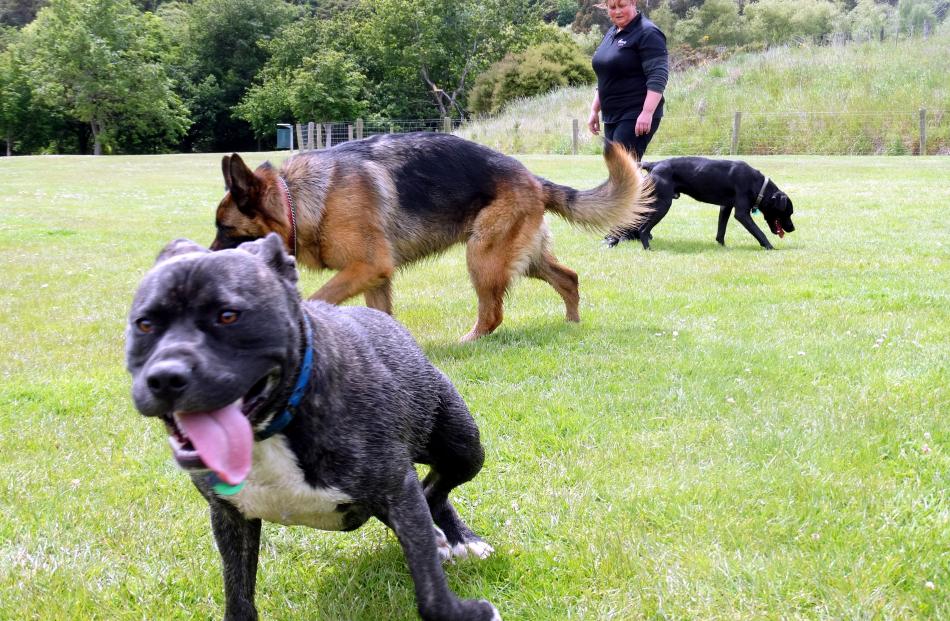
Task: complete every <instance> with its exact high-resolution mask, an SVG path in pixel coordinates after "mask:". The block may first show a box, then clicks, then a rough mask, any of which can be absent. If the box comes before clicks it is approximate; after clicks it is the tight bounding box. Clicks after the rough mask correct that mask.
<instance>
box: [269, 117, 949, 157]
mask: <svg viewBox="0 0 950 621" xmlns="http://www.w3.org/2000/svg"><path fill="white" fill-rule="evenodd" d="M294 127H295V133H296V136H295V138H296V141H295V145H296V146H295V147H294V145H287V144H283V145H280V144H279V145H278V148H288V146H289V147H290V148H295V149H297V150H300V149H304V150H306V149H322V148H327V147H328V146H333V145H336V144H340V143H342V142H347V141H350V140H358V139H361V138H368V137H369V136H373V135H375V134H390V133H404V132H414V131H431V132H445V133H455V134H458V135H460V136H462V137H464V138H468V139H470V140H474V141H476V142H480V143H482V144H485V145H488V146H490V147H492V148H495V149H497V150H499V151H502V152H505V153H561V154H577V153H599V151H600V149H601V148H602V140H601V138H600V137H595V136H592V135H591V134H590V133H589V132H588V131H587V127H586V124H585V123H584V122H582V121H579V120H578V119H572V118H563V117H561V118H557V117H545V116H544V115H538V116H537V117H533V118H526V119H519V120H510V119H499V118H494V119H492V118H489V119H476V120H460V119H450V118H448V117H446V118H441V119H439V118H435V119H413V120H396V119H387V120H379V119H375V120H363V119H356V120H354V121H335V122H322V123H316V122H313V123H308V124H298V125H295V126H294ZM650 151H651V152H653V153H662V154H667V155H775V154H795V155H950V112H948V111H946V110H923V109H921V110H914V111H907V112H876V113H863V114H862V113H838V112H803V111H797V112H795V111H791V112H771V113H764V112H735V113H732V114H718V115H716V114H706V115H692V116H672V115H668V116H665V117H664V118H663V121H662V125H661V127H660V130H659V131H658V132H657V134H656V136H655V137H654V139H653V142H652V143H651V145H650Z"/></svg>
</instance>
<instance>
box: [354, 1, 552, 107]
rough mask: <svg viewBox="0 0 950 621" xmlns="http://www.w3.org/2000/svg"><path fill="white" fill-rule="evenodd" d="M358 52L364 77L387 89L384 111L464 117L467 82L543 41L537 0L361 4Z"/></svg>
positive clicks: (381, 103) (381, 96) (381, 99)
mask: <svg viewBox="0 0 950 621" xmlns="http://www.w3.org/2000/svg"><path fill="white" fill-rule="evenodd" d="M357 10H358V19H357V21H356V24H355V25H354V27H355V28H356V31H357V35H356V36H357V45H358V46H359V48H360V49H361V50H362V51H363V54H362V56H363V61H364V62H365V65H361V66H364V67H365V69H366V75H367V77H368V78H369V79H370V80H371V82H374V83H375V84H376V85H377V86H383V87H384V89H383V90H379V91H378V92H377V93H376V97H375V99H376V102H375V103H376V104H377V105H378V109H379V110H381V111H383V112H384V113H385V114H388V115H390V116H396V115H401V114H418V112H419V111H420V110H425V108H426V107H427V106H426V102H427V101H428V102H429V106H428V107H430V109H431V106H434V107H435V108H436V109H437V110H438V114H439V115H440V116H449V115H455V114H456V113H459V112H460V111H461V110H462V108H463V100H464V96H465V93H466V90H467V88H468V82H469V81H470V79H472V78H473V77H474V76H475V75H477V74H478V73H479V72H481V71H482V70H484V68H485V67H487V66H488V65H489V64H491V63H492V62H494V61H496V60H498V59H500V58H501V57H502V56H504V54H505V53H506V52H508V51H517V50H518V49H524V47H525V46H527V45H529V44H531V43H534V42H538V41H539V40H540V39H541V38H543V37H544V36H545V35H544V28H543V23H542V21H541V16H540V8H539V4H538V3H537V2H535V1H534V0H362V2H361V3H360V5H359V6H358V8H357Z"/></svg>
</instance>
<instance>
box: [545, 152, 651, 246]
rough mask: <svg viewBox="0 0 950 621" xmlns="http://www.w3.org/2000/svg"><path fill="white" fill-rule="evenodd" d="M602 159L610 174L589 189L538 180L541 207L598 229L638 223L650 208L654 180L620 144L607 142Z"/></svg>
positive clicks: (633, 225) (603, 229)
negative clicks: (542, 199)
mask: <svg viewBox="0 0 950 621" xmlns="http://www.w3.org/2000/svg"><path fill="white" fill-rule="evenodd" d="M604 161H605V162H606V163H607V171H608V172H609V173H610V174H609V176H608V177H607V180H606V181H604V182H603V183H601V184H600V185H599V186H597V187H596V188H593V189H591V190H575V189H574V188H571V187H568V186H565V185H559V184H557V183H553V182H551V181H548V180H547V179H541V180H540V181H541V185H542V187H543V189H544V208H545V209H547V210H548V211H553V212H554V213H556V214H558V215H559V216H561V217H563V218H564V219H566V220H567V221H568V222H571V223H574V224H580V225H581V226H584V227H587V228H589V229H594V230H598V231H606V230H611V229H616V228H626V227H636V226H637V225H638V224H640V223H641V222H642V221H643V219H644V218H645V217H646V215H647V214H648V213H650V211H652V207H651V205H652V203H653V181H652V180H651V179H650V177H648V176H646V175H643V174H641V173H640V167H639V166H638V165H637V160H636V157H635V156H634V155H632V154H631V153H630V152H629V151H627V150H626V149H625V148H624V147H623V146H622V145H621V144H619V143H616V142H610V141H608V142H607V143H606V145H605V146H604Z"/></svg>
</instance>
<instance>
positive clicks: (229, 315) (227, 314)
mask: <svg viewBox="0 0 950 621" xmlns="http://www.w3.org/2000/svg"><path fill="white" fill-rule="evenodd" d="M240 316H241V313H239V312H237V311H234V310H223V311H221V312H220V313H218V323H220V324H221V325H222V326H229V325H231V324H232V323H234V322H235V321H237V320H238V317H240Z"/></svg>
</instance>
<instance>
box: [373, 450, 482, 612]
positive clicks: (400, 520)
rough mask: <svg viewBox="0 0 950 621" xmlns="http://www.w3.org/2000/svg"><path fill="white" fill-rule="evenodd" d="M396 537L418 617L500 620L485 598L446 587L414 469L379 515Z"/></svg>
mask: <svg viewBox="0 0 950 621" xmlns="http://www.w3.org/2000/svg"><path fill="white" fill-rule="evenodd" d="M379 517H380V518H381V519H382V520H383V521H384V522H385V523H386V524H388V525H389V527H390V528H392V529H393V532H395V533H396V537H397V538H398V539H399V543H400V544H401V545H402V549H403V552H404V553H405V555H406V562H407V563H408V565H409V573H410V574H411V575H412V581H413V583H414V585H415V589H416V604H417V605H418V608H419V616H420V617H422V618H423V619H424V620H427V621H429V620H431V621H434V620H437V619H438V620H444V621H448V620H450V619H451V620H456V619H457V620H459V621H492V620H494V619H498V620H499V621H500V620H501V616H500V615H499V614H498V611H497V610H496V609H495V607H494V606H492V605H491V604H490V603H488V602H487V601H485V600H463V599H459V598H458V596H456V595H455V594H454V593H452V591H451V590H450V589H449V585H448V581H447V580H446V578H445V572H444V571H443V570H442V565H441V562H440V560H439V553H438V549H437V542H436V534H435V531H434V529H433V528H432V519H431V516H430V514H429V510H428V509H427V502H426V499H425V496H424V495H423V492H422V486H421V485H420V484H419V479H418V478H417V477H416V473H415V470H413V469H411V468H410V470H409V472H407V473H406V476H405V478H404V480H403V485H402V489H401V490H399V493H398V495H396V496H395V497H393V498H392V500H391V502H390V503H389V506H388V507H386V513H385V515H381V516H379Z"/></svg>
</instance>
